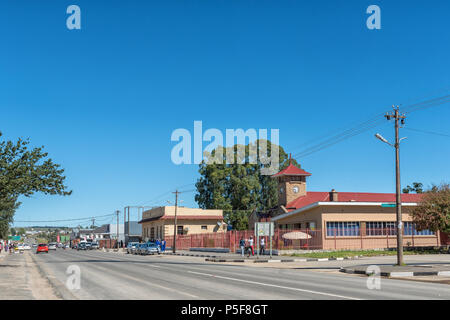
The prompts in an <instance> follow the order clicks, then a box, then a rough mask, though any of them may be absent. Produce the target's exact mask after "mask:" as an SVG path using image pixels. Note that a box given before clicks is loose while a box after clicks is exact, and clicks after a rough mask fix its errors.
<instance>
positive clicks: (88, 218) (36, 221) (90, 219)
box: [14, 213, 116, 223]
mask: <svg viewBox="0 0 450 320" xmlns="http://www.w3.org/2000/svg"><path fill="white" fill-rule="evenodd" d="M113 215H116V214H115V213H113V214H106V215H103V216H94V217H86V218H77V219H60V220H34V221H32V220H29V221H23V220H15V221H14V223H16V222H20V223H40V222H45V223H51V222H65V221H92V219H94V218H95V219H97V218H102V217H109V216H113Z"/></svg>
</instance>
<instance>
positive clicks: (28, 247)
mask: <svg viewBox="0 0 450 320" xmlns="http://www.w3.org/2000/svg"><path fill="white" fill-rule="evenodd" d="M23 250H31V247H30V245H29V244H27V243H26V244H24V245H23Z"/></svg>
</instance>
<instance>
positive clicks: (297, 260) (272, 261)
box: [205, 256, 360, 263]
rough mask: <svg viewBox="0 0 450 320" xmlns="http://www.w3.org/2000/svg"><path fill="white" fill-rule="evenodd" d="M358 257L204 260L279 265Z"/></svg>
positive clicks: (356, 257)
mask: <svg viewBox="0 0 450 320" xmlns="http://www.w3.org/2000/svg"><path fill="white" fill-rule="evenodd" d="M359 257H360V256H355V257H342V258H303V259H223V258H222V259H220V258H219V259H205V260H206V261H209V262H253V263H281V262H314V261H315V262H321V261H342V260H354V259H358V258H359Z"/></svg>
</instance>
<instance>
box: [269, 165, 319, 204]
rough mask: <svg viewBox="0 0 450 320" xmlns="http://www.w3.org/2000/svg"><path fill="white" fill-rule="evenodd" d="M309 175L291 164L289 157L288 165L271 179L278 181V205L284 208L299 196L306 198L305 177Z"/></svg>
mask: <svg viewBox="0 0 450 320" xmlns="http://www.w3.org/2000/svg"><path fill="white" fill-rule="evenodd" d="M310 175H311V173H309V172H306V171H305V170H303V169H301V168H298V167H296V166H294V165H293V164H292V160H291V158H290V156H289V165H288V166H287V167H286V168H285V169H283V170H281V171H280V172H278V173H276V174H274V175H273V176H272V178H274V179H277V181H278V205H279V206H284V207H286V205H287V204H288V203H289V202H291V201H293V200H295V199H297V198H298V197H301V196H306V177H308V176H310Z"/></svg>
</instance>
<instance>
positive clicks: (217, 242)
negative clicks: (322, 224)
mask: <svg viewBox="0 0 450 320" xmlns="http://www.w3.org/2000/svg"><path fill="white" fill-rule="evenodd" d="M292 232H302V233H303V234H304V235H305V237H306V239H301V240H290V239H285V238H283V235H285V234H287V233H292ZM250 237H253V238H254V240H255V241H254V246H255V248H256V238H255V233H254V231H253V230H244V231H228V232H222V233H204V234H192V235H177V243H176V247H177V249H179V250H189V249H190V248H226V249H229V250H230V252H235V251H237V250H239V249H240V247H239V242H240V240H241V239H244V240H248V239H250ZM261 238H264V240H265V246H266V250H268V249H269V246H270V239H269V237H260V239H261ZM165 240H166V243H167V246H168V247H171V246H172V245H173V236H168V237H166V238H165ZM321 243H322V233H321V231H320V230H314V231H312V230H279V229H276V230H275V232H274V236H273V238H272V248H273V249H274V250H289V249H291V250H292V249H309V250H313V249H321Z"/></svg>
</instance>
